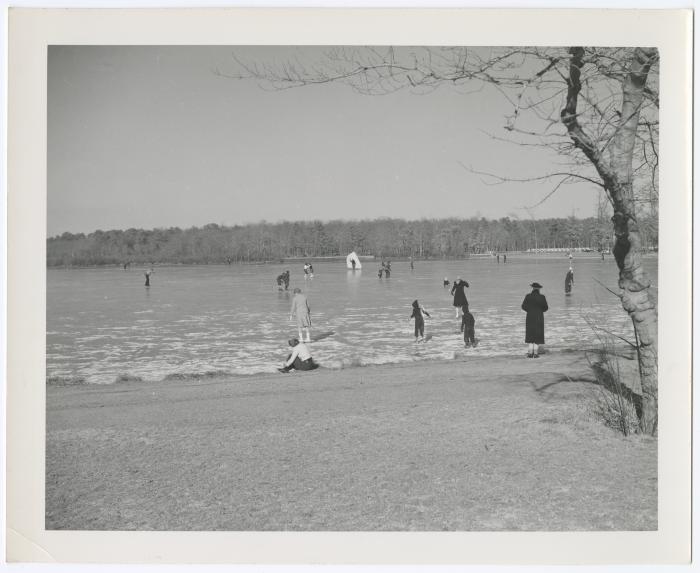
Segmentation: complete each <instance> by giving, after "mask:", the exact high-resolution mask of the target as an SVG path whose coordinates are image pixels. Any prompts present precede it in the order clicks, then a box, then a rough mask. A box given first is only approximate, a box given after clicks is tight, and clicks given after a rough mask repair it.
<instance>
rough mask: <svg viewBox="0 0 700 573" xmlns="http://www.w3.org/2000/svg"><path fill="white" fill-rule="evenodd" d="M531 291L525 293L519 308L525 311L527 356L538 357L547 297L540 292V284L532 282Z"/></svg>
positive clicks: (542, 342)
mask: <svg viewBox="0 0 700 573" xmlns="http://www.w3.org/2000/svg"><path fill="white" fill-rule="evenodd" d="M530 286H531V287H532V292H531V293H530V294H527V295H525V300H523V304H522V305H521V308H522V309H523V310H524V311H525V312H526V313H527V316H526V317H525V343H526V344H527V345H528V349H527V357H528V358H539V357H540V356H539V353H538V352H539V346H538V345H540V344H544V313H545V312H547V310H548V309H549V307H548V306H547V299H546V298H545V297H544V295H542V294H540V289H541V288H542V285H541V284H540V283H532V284H531V285H530Z"/></svg>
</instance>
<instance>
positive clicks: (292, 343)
mask: <svg viewBox="0 0 700 573" xmlns="http://www.w3.org/2000/svg"><path fill="white" fill-rule="evenodd" d="M287 342H288V343H289V346H296V345H297V344H299V339H298V338H290V339H289V340H288V341H287Z"/></svg>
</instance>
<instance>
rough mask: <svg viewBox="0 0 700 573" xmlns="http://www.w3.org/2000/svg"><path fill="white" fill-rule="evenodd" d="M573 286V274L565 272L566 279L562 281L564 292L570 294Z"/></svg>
mask: <svg viewBox="0 0 700 573" xmlns="http://www.w3.org/2000/svg"><path fill="white" fill-rule="evenodd" d="M573 284H574V272H573V271H567V272H566V278H565V279H564V291H565V292H571V286H572V285H573Z"/></svg>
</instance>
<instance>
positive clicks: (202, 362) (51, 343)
mask: <svg viewBox="0 0 700 573" xmlns="http://www.w3.org/2000/svg"><path fill="white" fill-rule="evenodd" d="M302 266H303V261H302V262H300V263H293V264H292V263H290V264H265V265H262V264H261V265H230V266H229V265H223V266H215V265H201V266H157V267H156V268H155V273H154V274H153V276H152V277H151V287H150V288H146V287H145V286H144V276H143V270H144V269H140V268H131V269H129V270H126V271H125V270H123V269H121V268H100V269H66V270H63V269H61V270H56V269H50V270H49V271H48V285H47V292H48V294H47V297H48V301H47V302H48V307H47V339H46V342H47V358H46V361H47V364H46V367H47V377H48V378H49V379H51V378H55V377H60V378H66V379H71V380H79V379H82V380H84V381H85V382H88V383H98V384H106V383H113V382H115V381H116V380H117V379H119V378H120V377H131V378H136V379H141V380H143V381H153V380H162V379H164V378H167V377H173V376H193V375H194V376H198V375H226V374H236V375H241V374H243V375H244V374H253V373H259V372H275V371H276V368H277V367H278V366H279V365H280V364H281V361H282V360H283V359H284V358H285V357H286V355H287V353H288V346H287V344H286V341H287V339H288V338H289V337H290V336H292V335H296V327H295V323H294V322H292V321H290V320H289V309H290V306H291V298H292V293H291V290H292V289H293V288H294V287H300V288H301V289H302V290H303V291H304V293H305V294H306V295H307V296H308V299H309V304H310V306H311V309H312V319H313V326H314V328H313V331H312V332H313V333H314V334H317V333H321V332H327V331H334V332H335V335H333V336H331V337H328V338H326V339H324V340H321V341H318V342H315V343H312V344H311V349H312V353H313V355H314V358H315V359H316V360H317V361H318V362H319V363H320V364H321V365H323V366H325V367H328V368H345V367H349V366H359V365H366V364H381V363H388V362H408V361H413V360H435V359H448V360H449V359H454V358H455V357H462V356H464V355H478V356H488V355H504V354H514V355H520V354H522V355H524V354H525V352H526V345H525V344H524V335H525V313H524V312H523V311H522V310H521V309H520V305H521V303H522V300H523V297H524V296H525V294H527V293H528V292H529V291H530V288H529V286H528V285H529V283H531V282H533V281H538V282H540V283H541V284H542V285H544V288H543V289H542V294H544V295H545V296H546V297H547V301H548V303H549V312H547V313H546V315H545V332H546V343H547V344H546V347H547V348H548V349H549V350H550V351H556V350H558V349H578V348H584V347H590V346H592V345H593V344H595V334H594V332H593V331H592V330H591V328H590V327H589V325H588V324H587V322H586V319H587V318H588V319H589V320H591V321H592V322H594V323H597V324H601V325H604V326H605V328H607V329H608V330H611V331H614V332H615V333H616V334H619V335H621V336H624V337H625V338H628V339H630V340H634V333H633V330H632V326H631V323H630V321H629V319H628V317H627V315H626V314H625V313H624V311H623V310H622V308H621V306H620V303H619V300H618V299H617V298H615V297H614V296H612V295H611V294H610V293H609V292H607V291H606V290H605V289H604V288H603V287H602V286H600V285H599V284H598V283H597V282H596V280H597V281H600V282H601V283H603V284H604V285H606V286H608V287H609V288H611V289H613V290H616V288H617V267H616V266H615V262H614V260H613V259H612V256H609V257H606V260H605V261H601V260H600V258H599V256H598V255H592V256H587V257H586V256H582V255H580V256H578V257H577V258H575V259H574V261H573V266H574V271H575V285H574V289H573V293H572V295H571V296H565V295H564V276H565V274H566V271H567V269H568V267H569V260H568V259H567V258H566V256H565V255H562V256H557V257H544V256H543V257H539V258H535V257H528V256H524V255H521V256H515V255H512V256H509V257H508V262H507V264H503V263H502V262H501V264H497V263H496V261H495V258H494V259H491V258H487V259H476V258H473V259H468V260H462V261H416V263H415V270H413V271H411V270H410V267H409V264H408V262H406V261H395V262H393V263H392V275H391V278H389V279H379V278H378V277H377V267H378V265H377V264H376V263H373V262H363V269H362V270H361V271H356V272H354V273H353V272H352V271H347V270H346V268H345V262H344V261H337V262H324V263H314V271H315V276H314V278H313V279H304V276H303V271H302ZM287 268H288V269H290V271H291V284H290V287H289V292H278V290H277V285H276V282H275V278H276V276H277V275H278V274H280V273H281V272H282V271H283V270H285V269H287ZM645 268H646V270H647V272H648V273H649V275H650V278H651V280H652V283H653V285H654V288H656V285H657V260H656V259H655V258H648V259H645ZM457 276H461V277H462V278H463V279H464V280H467V281H468V282H469V284H470V288H469V289H467V290H466V293H467V298H468V299H469V305H470V309H471V312H472V314H473V315H474V317H475V319H476V328H475V330H476V337H477V339H478V340H479V346H478V347H477V348H470V349H465V348H464V343H463V339H462V337H461V335H460V333H459V322H458V321H457V320H456V319H455V314H454V308H453V307H452V296H451V295H450V294H449V288H443V286H442V280H443V277H448V278H449V279H450V281H452V280H454V279H455V278H456V277H457ZM416 298H417V299H418V300H419V301H420V302H421V304H422V305H423V306H424V307H425V308H426V309H427V310H428V311H429V312H430V313H431V315H432V318H431V319H427V320H426V334H431V335H432V336H433V338H432V340H430V341H429V342H427V343H424V344H416V343H414V338H413V323H412V322H409V320H408V318H409V316H410V315H411V302H412V301H413V300H414V299H416Z"/></svg>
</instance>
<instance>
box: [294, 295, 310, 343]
mask: <svg viewBox="0 0 700 573" xmlns="http://www.w3.org/2000/svg"><path fill="white" fill-rule="evenodd" d="M294 316H296V318H297V328H298V329H299V340H301V341H303V342H311V307H309V301H308V300H307V299H306V296H305V295H303V294H301V289H300V288H295V289H294V298H293V299H292V308H291V310H290V311H289V320H292V318H294ZM302 332H303V333H305V334H306V337H304V336H303V335H302Z"/></svg>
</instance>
